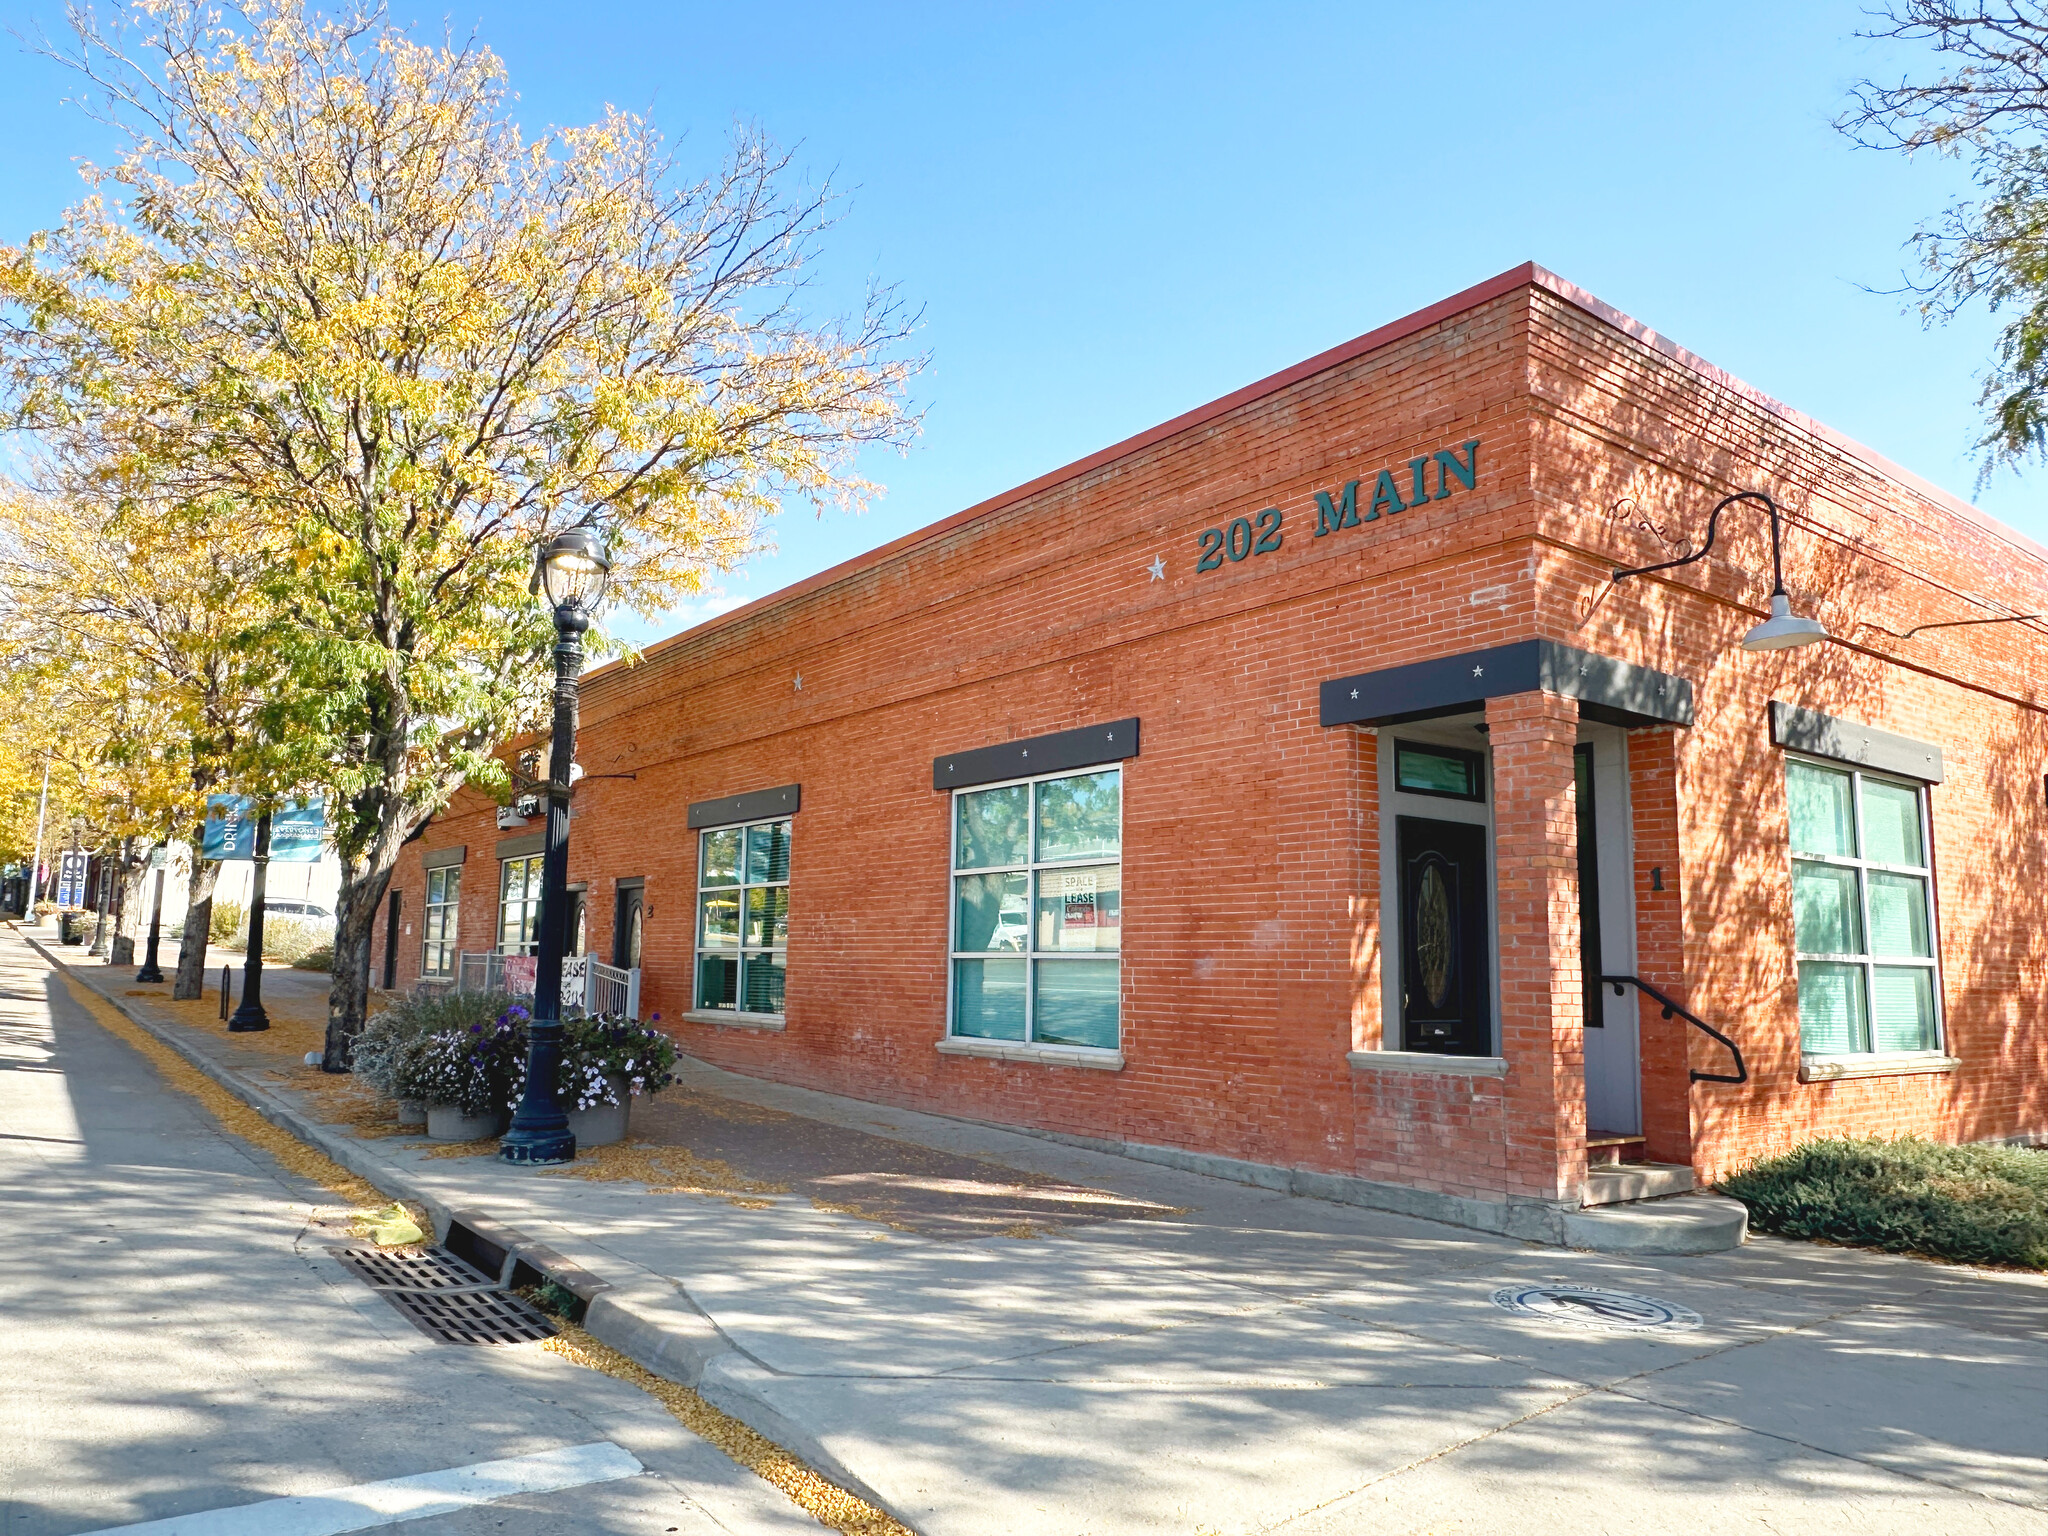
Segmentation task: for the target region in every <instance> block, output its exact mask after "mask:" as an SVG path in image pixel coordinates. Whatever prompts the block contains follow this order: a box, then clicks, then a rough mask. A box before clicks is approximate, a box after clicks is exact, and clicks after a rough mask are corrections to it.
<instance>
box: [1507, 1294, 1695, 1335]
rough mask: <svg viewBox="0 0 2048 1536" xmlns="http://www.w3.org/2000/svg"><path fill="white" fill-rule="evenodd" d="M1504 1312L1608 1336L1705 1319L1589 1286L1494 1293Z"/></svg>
mask: <svg viewBox="0 0 2048 1536" xmlns="http://www.w3.org/2000/svg"><path fill="white" fill-rule="evenodd" d="M1493 1304H1494V1305H1495V1306H1496V1307H1499V1308H1500V1309H1501V1310H1502V1311H1504V1312H1515V1313H1519V1314H1520V1315H1521V1316H1523V1317H1540V1318H1543V1319H1545V1320H1547V1321H1550V1322H1558V1323H1569V1324H1571V1325H1572V1326H1573V1327H1575V1328H1592V1329H1596V1330H1598V1331H1600V1332H1603V1333H1683V1332H1685V1331H1687V1330H1688V1329H1692V1328H1697V1327H1699V1326H1700V1324H1701V1322H1702V1321H1703V1319H1702V1318H1701V1317H1700V1315H1699V1313H1697V1312H1695V1311H1693V1310H1692V1308H1690V1307H1681V1306H1679V1305H1678V1304H1677V1303H1676V1302H1672V1301H1659V1300H1658V1299H1657V1298H1656V1297H1654V1296H1637V1295H1634V1294H1633V1293H1631V1292H1628V1291H1603V1290H1600V1289H1598V1288H1597V1287H1594V1286H1588V1285H1507V1286H1502V1287H1501V1288H1500V1289H1499V1290H1497V1291H1495V1292H1494V1293H1493Z"/></svg>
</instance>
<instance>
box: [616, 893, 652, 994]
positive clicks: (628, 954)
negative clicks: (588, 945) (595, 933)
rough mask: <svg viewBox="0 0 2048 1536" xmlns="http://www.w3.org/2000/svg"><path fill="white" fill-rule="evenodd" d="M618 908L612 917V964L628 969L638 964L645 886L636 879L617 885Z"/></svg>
mask: <svg viewBox="0 0 2048 1536" xmlns="http://www.w3.org/2000/svg"><path fill="white" fill-rule="evenodd" d="M618 899H619V909H618V912H617V914H616V915H615V916H614V917H613V919H612V964H613V965H615V966H617V967H618V968H619V969H620V970H622V971H630V970H633V969H635V968H636V967H637V966H638V965H639V964H640V930H641V924H642V922H643V921H644V920H645V907H646V901H647V888H646V886H645V885H643V884H642V883H641V882H640V881H638V880H636V881H634V882H633V883H632V884H631V885H627V884H625V883H623V882H621V884H620V885H619V898H618Z"/></svg>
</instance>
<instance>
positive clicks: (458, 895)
mask: <svg viewBox="0 0 2048 1536" xmlns="http://www.w3.org/2000/svg"><path fill="white" fill-rule="evenodd" d="M441 873H443V874H444V875H446V876H447V877H448V881H447V884H446V885H444V886H443V887H442V896H441V899H442V900H443V901H460V900H461V899H462V871H461V870H459V869H444V870H443V871H441Z"/></svg>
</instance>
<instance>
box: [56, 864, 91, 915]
mask: <svg viewBox="0 0 2048 1536" xmlns="http://www.w3.org/2000/svg"><path fill="white" fill-rule="evenodd" d="M86 858H87V855H86V854H84V853H65V854H59V855H58V857H57V905H58V906H59V907H62V908H65V909H66V910H69V911H76V910H77V909H78V908H80V907H82V906H84V905H85V861H86Z"/></svg>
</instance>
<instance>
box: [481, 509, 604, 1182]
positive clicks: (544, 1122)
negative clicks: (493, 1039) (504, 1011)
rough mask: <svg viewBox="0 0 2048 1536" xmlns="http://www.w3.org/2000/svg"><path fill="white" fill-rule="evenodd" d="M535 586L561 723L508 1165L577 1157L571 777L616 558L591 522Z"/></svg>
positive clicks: (545, 559)
mask: <svg viewBox="0 0 2048 1536" xmlns="http://www.w3.org/2000/svg"><path fill="white" fill-rule="evenodd" d="M539 567H540V568H539V570H538V571H537V572H536V573H535V578H534V579H535V584H536V585H539V584H541V583H545V584H546V587H547V599H548V603H549V605H550V606H551V607H553V609H554V610H555V728H554V743H553V750H552V752H551V753H550V755H549V758H548V779H547V803H548V828H547V832H546V834H545V836H546V842H545V843H544V844H543V846H542V852H541V885H540V953H539V954H538V955H537V956H535V959H534V968H533V969H534V975H533V1021H532V1024H531V1025H530V1026H529V1030H528V1036H527V1039H528V1045H527V1051H526V1092H525V1093H524V1094H523V1095H521V1097H520V1100H519V1109H518V1111H517V1112H516V1113H515V1114H514V1115H513V1116H512V1128H511V1129H510V1130H509V1131H507V1132H506V1133H505V1139H504V1140H503V1141H502V1142H500V1143H499V1144H498V1156H499V1157H500V1158H501V1159H503V1160H504V1161H505V1162H508V1163H566V1162H569V1161H570V1160H571V1159H573V1158H574V1157H575V1156H576V1138H575V1136H574V1135H573V1134H571V1132H570V1130H569V1117H568V1116H567V1115H565V1114H564V1113H563V1112H562V1106H561V1105H560V1104H559V1103H558V1102H556V1099H555V1074H556V1071H557V1069H558V1068H559V1067H560V1065H561V1061H562V944H563V940H564V939H565V938H566V937H567V934H566V929H567V927H568V919H569V779H570V774H571V772H572V769H573V765H574V763H575V760H576V676H577V674H578V673H579V672H581V671H582V670H583V635H584V631H586V630H588V629H589V628H590V616H591V615H592V614H593V613H595V612H596V611H597V606H598V604H599V603H601V602H603V601H604V593H605V587H606V586H607V584H608V583H609V582H610V579H611V569H612V568H611V562H610V561H609V560H607V559H605V557H604V546H603V545H602V543H601V542H600V541H599V539H598V536H597V534H596V532H595V531H594V530H593V529H591V528H588V527H577V528H571V529H569V530H568V531H567V532H566V533H561V534H557V535H556V536H555V538H554V539H553V540H552V541H550V542H549V544H548V546H547V548H546V549H544V550H542V551H541V554H540V559H539Z"/></svg>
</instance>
